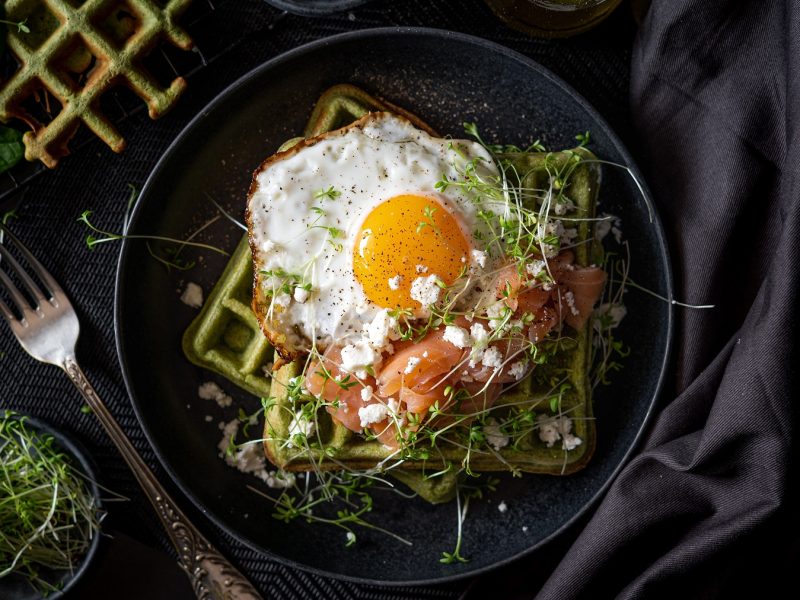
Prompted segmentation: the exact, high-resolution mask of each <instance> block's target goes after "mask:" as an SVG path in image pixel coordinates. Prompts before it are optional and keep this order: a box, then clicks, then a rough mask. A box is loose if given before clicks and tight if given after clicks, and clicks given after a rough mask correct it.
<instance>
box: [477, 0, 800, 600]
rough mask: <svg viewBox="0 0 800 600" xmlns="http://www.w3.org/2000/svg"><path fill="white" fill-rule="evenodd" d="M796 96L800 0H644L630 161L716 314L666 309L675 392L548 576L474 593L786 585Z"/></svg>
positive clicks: (686, 282)
mask: <svg viewBox="0 0 800 600" xmlns="http://www.w3.org/2000/svg"><path fill="white" fill-rule="evenodd" d="M798 86H800V3H798V2H796V1H789V0H787V1H785V2H783V1H777V0H774V1H770V2H758V1H751V2H742V1H738V0H727V1H717V2H707V1H705V0H661V1H660V2H659V1H657V2H654V3H653V5H652V7H651V9H650V12H649V14H648V15H647V19H646V21H645V23H644V24H643V26H642V28H641V29H640V31H639V36H638V39H637V41H636V44H635V46H634V51H633V59H632V69H631V95H630V98H631V113H632V115H633V119H634V124H635V128H636V130H637V134H638V140H639V144H640V152H639V154H638V159H639V162H640V165H641V166H642V167H643V169H644V171H645V173H646V176H647V178H648V183H649V185H650V188H651V190H652V191H653V194H654V196H655V199H656V203H657V205H658V210H659V212H660V214H661V216H662V218H663V219H664V224H665V227H666V230H667V236H668V239H669V244H670V250H671V252H672V264H673V268H674V275H675V282H676V294H677V298H678V299H679V300H682V301H684V302H688V303H693V304H706V303H710V304H714V305H715V308H713V309H708V310H698V309H683V308H678V309H677V329H676V345H675V355H674V360H673V366H672V369H671V370H670V373H671V386H670V387H671V389H668V390H667V391H666V393H665V394H664V397H663V398H662V402H661V407H662V408H661V410H660V411H659V413H658V415H657V418H656V419H655V422H654V424H653V426H652V428H651V431H650V433H649V435H648V437H647V439H646V441H645V443H644V447H643V451H642V452H641V453H640V454H639V455H638V456H636V457H635V458H634V459H633V460H632V461H631V462H630V463H629V464H628V465H627V467H626V468H625V469H624V470H623V471H622V473H621V475H620V476H619V477H618V478H617V479H616V481H615V482H614V484H613V485H612V486H611V488H610V490H609V491H608V493H607V495H606V497H605V498H604V499H603V501H602V502H601V504H600V505H599V507H598V509H597V511H596V512H595V514H594V515H593V516H592V518H591V520H589V521H588V523H587V524H586V525H585V527H584V528H583V529H582V531H581V532H580V534H579V535H578V536H577V538H576V539H575V540H574V543H572V544H571V546H568V545H566V544H564V547H563V548H561V549H560V551H561V552H563V559H562V560H561V562H560V564H558V565H557V566H556V567H555V570H554V571H552V574H548V573H547V572H542V569H539V570H538V571H537V570H536V568H535V566H534V570H533V573H537V574H538V577H539V578H540V579H537V576H535V575H531V572H527V573H526V572H525V570H524V569H523V568H521V567H522V565H520V564H517V565H515V566H514V567H513V568H511V569H508V570H507V571H505V572H503V573H501V574H499V575H496V576H493V577H491V578H489V579H488V580H486V581H483V582H481V583H480V585H479V587H478V588H476V589H475V590H474V591H473V596H474V597H476V598H477V597H480V596H481V595H482V594H483V593H486V592H487V591H488V590H491V589H492V587H493V586H499V588H501V589H504V590H508V592H509V595H512V592H513V593H514V595H518V596H519V597H532V596H534V595H535V594H536V591H537V589H540V588H539V586H540V585H541V582H542V580H546V581H545V582H544V585H543V587H541V589H540V591H539V593H538V596H539V597H541V598H558V599H565V598H578V597H580V598H609V597H620V598H648V599H650V598H661V597H664V598H678V597H679V598H708V597H721V598H731V597H736V598H739V597H748V594H752V595H753V597H765V596H767V595H768V594H770V593H771V592H778V591H779V590H780V589H782V588H784V587H785V588H786V589H787V590H792V589H794V586H795V584H794V579H795V578H794V570H793V566H794V565H793V564H792V562H793V561H792V559H793V558H796V557H797V556H798V555H800V554H799V553H798V550H799V549H800V548H799V546H800V545H799V544H798V539H800V538H799V536H798V527H797V526H798V505H797V497H796V479H797V471H796V468H797V462H796V450H795V444H794V436H795V423H794V421H795V417H796V415H795V409H794V402H795V400H796V398H797V389H798V385H797V383H798V376H797V365H798V356H797V342H798V339H800V338H798V326H797V323H798V319H797V311H798V309H799V308H800V307H799V306H798V275H799V274H800V273H799V272H798V271H799V270H800V259H799V258H798V250H799V249H800V228H798V219H799V218H800V185H799V184H800V178H799V177H798V175H800V139H798V126H800V94H798V92H799V91H800V89H798ZM550 566H553V565H550ZM515 573H516V574H517V575H514V574H515ZM786 586H788V587H786ZM795 592H796V589H794V592H790V594H791V593H795Z"/></svg>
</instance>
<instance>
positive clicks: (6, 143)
mask: <svg viewBox="0 0 800 600" xmlns="http://www.w3.org/2000/svg"><path fill="white" fill-rule="evenodd" d="M24 156H25V145H24V144H23V143H22V132H20V131H17V130H16V129H12V128H11V127H3V126H0V173H5V172H6V171H8V170H9V169H10V168H11V167H13V166H14V165H16V164H17V163H18V162H19V161H21V160H22V158H23V157H24Z"/></svg>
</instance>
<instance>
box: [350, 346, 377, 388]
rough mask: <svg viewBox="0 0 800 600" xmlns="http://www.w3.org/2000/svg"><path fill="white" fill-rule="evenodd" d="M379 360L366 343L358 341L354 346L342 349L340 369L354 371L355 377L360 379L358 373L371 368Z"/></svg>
mask: <svg viewBox="0 0 800 600" xmlns="http://www.w3.org/2000/svg"><path fill="white" fill-rule="evenodd" d="M379 358H380V355H379V354H377V353H376V352H375V350H374V349H373V348H372V347H371V346H370V345H369V344H367V343H366V342H363V341H359V342H357V343H355V344H348V345H347V346H345V347H344V348H342V369H344V370H345V371H349V372H353V371H356V376H357V377H359V378H361V379H363V378H364V377H366V372H365V373H364V377H361V375H360V372H361V371H364V370H365V367H369V366H371V365H372V364H373V363H375V362H376V361H377V360H378V359H379Z"/></svg>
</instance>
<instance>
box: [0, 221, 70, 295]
mask: <svg viewBox="0 0 800 600" xmlns="http://www.w3.org/2000/svg"><path fill="white" fill-rule="evenodd" d="M0 231H2V232H3V233H4V234H5V235H6V236H7V237H8V239H10V240H11V241H12V242H14V244H15V245H16V246H17V249H18V250H19V251H20V252H21V253H22V256H24V257H25V260H26V261H28V264H29V265H30V266H31V268H32V269H33V271H34V273H36V276H37V277H39V279H40V280H41V281H42V283H44V285H45V286H46V287H47V288H48V289H47V291H48V292H49V293H50V295H51V296H56V295H57V294H61V295H62V296H63V295H64V290H62V289H61V286H60V285H58V282H57V281H56V280H55V279H54V278H53V276H52V275H50V272H49V271H48V270H47V269H45V268H44V266H43V265H42V263H40V262H39V261H38V260H36V257H35V256H34V255H33V254H31V252H30V250H28V249H27V248H26V247H25V244H23V243H22V242H20V241H19V238H17V236H15V235H14V234H13V233H11V231H10V230H9V229H8V227H6V226H5V225H3V223H2V222H0Z"/></svg>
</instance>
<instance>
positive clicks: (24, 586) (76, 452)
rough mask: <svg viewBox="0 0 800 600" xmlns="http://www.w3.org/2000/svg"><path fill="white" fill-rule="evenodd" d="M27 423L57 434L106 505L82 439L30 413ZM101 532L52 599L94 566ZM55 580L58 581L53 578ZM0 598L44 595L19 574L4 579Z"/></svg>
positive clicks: (0, 581) (32, 599)
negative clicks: (74, 438) (93, 562)
mask: <svg viewBox="0 0 800 600" xmlns="http://www.w3.org/2000/svg"><path fill="white" fill-rule="evenodd" d="M25 419H26V426H27V428H28V429H29V430H31V431H36V432H39V433H45V434H48V435H51V436H53V439H54V440H55V443H56V446H58V447H59V448H61V449H62V450H63V451H64V453H65V454H66V455H67V456H69V457H70V458H71V459H72V466H73V467H75V468H76V469H77V471H78V472H79V473H82V474H83V475H85V476H86V478H87V481H88V483H89V490H90V491H91V493H92V495H93V496H94V498H95V500H96V505H97V506H98V508H102V501H101V498H100V488H99V487H98V486H97V483H96V482H97V475H96V474H95V472H94V468H93V465H92V463H91V461H90V460H89V458H88V456H89V454H88V452H86V450H85V449H84V448H83V446H81V445H80V444H79V443H78V442H76V441H75V440H73V439H72V438H71V437H70V436H68V435H67V434H65V433H62V432H61V431H58V430H57V429H53V427H51V426H50V425H48V424H47V423H45V422H43V421H40V420H39V419H35V418H33V417H29V416H26V417H25ZM100 539H101V535H100V533H99V532H98V534H97V535H95V536H94V539H92V541H91V543H90V544H89V550H88V551H87V553H86V556H84V557H83V559H82V560H81V563H80V564H79V565H78V566H77V568H76V569H75V570H74V571H73V572H72V573H68V572H64V573H63V574H62V576H61V578H60V579H59V581H58V582H57V583H60V584H61V586H62V587H61V589H60V590H59V591H57V592H52V593H50V594H48V595H47V598H48V600H59V599H60V598H63V597H64V596H65V595H66V594H67V593H68V592H69V591H70V590H71V589H72V588H74V587H75V585H76V584H77V583H78V581H79V580H80V579H81V577H83V575H84V574H85V573H86V571H87V570H88V569H89V568H90V566H91V564H92V561H93V560H94V558H95V557H96V556H97V548H98V547H99V546H100ZM51 583H53V584H55V583H56V582H51ZM0 598H14V599H15V600H41V599H42V598H43V596H42V595H41V594H40V593H39V592H38V591H37V590H35V589H34V588H33V587H31V584H30V583H28V582H27V580H25V579H24V578H23V577H21V576H17V575H10V576H8V577H3V578H2V579H0Z"/></svg>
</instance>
